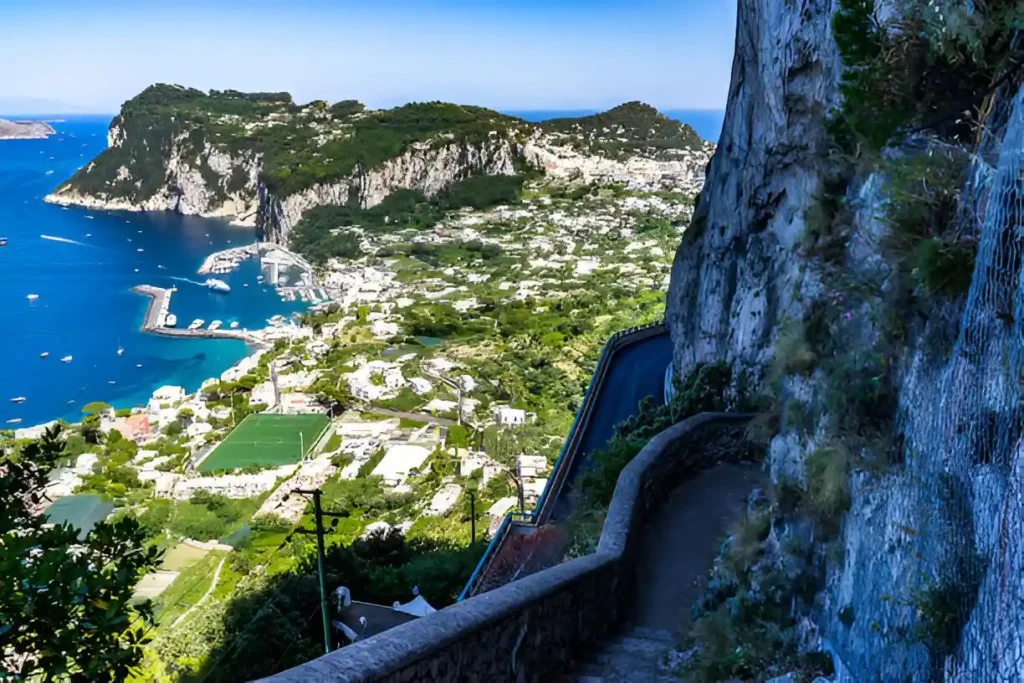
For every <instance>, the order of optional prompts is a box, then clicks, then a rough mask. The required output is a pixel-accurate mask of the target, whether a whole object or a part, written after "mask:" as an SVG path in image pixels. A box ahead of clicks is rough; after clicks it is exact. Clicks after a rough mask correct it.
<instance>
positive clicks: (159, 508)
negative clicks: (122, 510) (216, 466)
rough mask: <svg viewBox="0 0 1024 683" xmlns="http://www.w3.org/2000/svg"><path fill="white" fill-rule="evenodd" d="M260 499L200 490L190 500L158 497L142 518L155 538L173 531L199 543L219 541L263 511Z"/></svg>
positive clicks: (143, 523) (142, 522) (141, 520)
mask: <svg viewBox="0 0 1024 683" xmlns="http://www.w3.org/2000/svg"><path fill="white" fill-rule="evenodd" d="M259 505H260V499H258V498H249V499H233V498H227V497H225V496H222V495H220V494H212V493H207V492H206V491H196V492H195V493H193V494H192V497H191V498H190V499H189V500H187V501H171V500H168V499H166V498H154V499H153V500H152V501H150V503H149V505H148V506H147V508H146V510H145V511H144V512H143V513H142V514H141V515H139V523H140V524H142V525H143V526H144V527H146V528H147V529H149V530H150V533H151V534H152V535H154V536H155V535H157V534H160V533H162V532H165V531H167V532H170V533H172V534H175V535H177V536H183V537H185V538H194V539H196V540H198V541H208V540H211V539H214V540H215V539H219V538H222V537H224V536H226V535H228V534H229V533H230V532H231V531H233V530H234V529H235V528H237V527H238V526H239V525H241V524H243V523H245V522H246V521H248V520H249V518H250V517H252V515H253V513H254V512H256V510H258V509H259Z"/></svg>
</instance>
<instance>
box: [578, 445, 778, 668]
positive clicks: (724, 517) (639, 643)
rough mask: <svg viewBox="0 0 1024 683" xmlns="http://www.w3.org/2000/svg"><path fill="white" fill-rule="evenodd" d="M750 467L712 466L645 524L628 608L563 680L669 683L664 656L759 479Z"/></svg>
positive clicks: (685, 627) (757, 471)
mask: <svg viewBox="0 0 1024 683" xmlns="http://www.w3.org/2000/svg"><path fill="white" fill-rule="evenodd" d="M761 478H762V473H761V471H760V468H759V467H758V466H756V465H731V464H722V465H717V466H715V467H713V468H711V469H709V470H705V471H704V472H701V473H700V474H698V475H696V476H694V477H693V478H691V479H689V480H687V481H686V482H684V483H683V484H682V485H681V486H679V488H677V489H676V490H675V491H674V492H673V493H672V495H671V496H670V497H669V498H668V500H666V501H665V505H664V507H663V508H662V509H661V511H660V512H658V514H657V515H656V516H655V517H654V519H652V520H651V522H650V523H649V524H648V526H647V528H646V530H645V532H644V538H643V542H642V546H641V550H640V553H639V555H638V556H637V558H636V577H635V583H634V586H633V590H634V593H633V595H634V603H633V609H632V612H631V613H630V614H628V615H627V618H626V623H624V624H623V628H622V629H621V630H620V632H619V634H618V635H617V636H615V637H614V638H611V639H609V640H607V641H605V642H604V643H603V644H602V645H601V646H600V647H599V648H597V649H596V651H595V652H594V654H593V655H591V657H590V658H589V659H587V660H586V661H584V662H582V663H580V664H579V665H578V666H577V667H576V670H575V671H573V672H572V674H570V675H569V676H567V677H565V680H574V681H579V682H580V683H600V682H602V681H677V680H678V675H677V674H674V673H672V672H671V670H669V668H668V666H667V664H666V656H667V654H668V652H669V651H670V650H672V649H673V648H674V647H675V646H676V645H677V644H678V643H679V641H680V640H681V638H682V637H683V636H685V635H686V633H687V632H688V631H689V629H690V608H691V607H692V606H693V604H694V602H696V600H697V598H698V597H700V594H701V592H702V590H703V588H704V582H705V579H706V577H707V574H708V571H709V570H710V569H711V566H712V564H713V563H714V559H715V556H716V555H717V554H718V549H719V546H720V544H721V540H722V537H723V536H724V535H725V533H726V531H727V529H728V527H729V525H730V523H731V522H732V521H733V520H736V519H738V518H740V517H741V515H742V513H743V510H744V508H745V506H746V503H745V501H746V497H747V495H748V494H749V493H750V490H751V489H752V488H753V487H754V486H756V485H757V483H758V482H759V481H760V480H761Z"/></svg>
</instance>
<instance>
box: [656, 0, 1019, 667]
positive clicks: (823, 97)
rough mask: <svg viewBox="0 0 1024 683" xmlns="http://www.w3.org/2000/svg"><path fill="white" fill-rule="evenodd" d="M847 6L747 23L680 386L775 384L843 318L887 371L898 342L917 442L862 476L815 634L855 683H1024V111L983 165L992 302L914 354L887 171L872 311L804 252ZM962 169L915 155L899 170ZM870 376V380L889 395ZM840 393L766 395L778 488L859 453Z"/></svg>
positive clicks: (710, 188) (877, 196)
mask: <svg viewBox="0 0 1024 683" xmlns="http://www.w3.org/2000/svg"><path fill="white" fill-rule="evenodd" d="M832 4H833V3H829V2H812V1H810V0H803V1H798V2H782V1H781V0H778V1H776V0H752V1H751V2H742V3H740V11H739V25H738V29H737V39H736V54H735V60H734V65H733V74H732V85H731V88H730V96H729V103H728V111H727V114H726V120H725V126H724V130H723V133H722V137H721V140H720V144H719V147H718V149H717V151H716V153H715V156H714V158H713V160H712V162H711V164H710V168H709V173H708V178H707V183H706V186H705V189H704V191H703V192H702V194H701V197H700V200H699V206H698V208H697V210H696V212H695V215H694V218H693V221H692V223H691V225H690V227H689V228H688V231H687V233H686V234H685V236H684V237H683V241H682V244H681V245H680V247H679V250H678V252H677V255H676V259H675V263H674V266H673V271H672V280H671V285H670V288H669V292H668V302H667V315H666V317H667V324H668V326H669V329H670V331H671V334H672V338H673V345H674V370H675V372H677V373H679V376H685V373H687V372H688V371H689V370H690V369H691V368H692V367H693V366H694V365H695V364H697V363H700V362H710V361H718V360H726V361H728V362H730V363H731V364H732V365H733V366H734V367H736V368H737V369H746V370H751V371H752V375H751V376H753V377H764V373H763V371H764V370H765V368H766V366H768V364H769V363H771V362H772V361H773V359H774V357H775V354H776V351H777V350H778V349H779V348H780V347H779V346H777V342H778V340H779V337H780V332H781V330H782V328H783V325H784V323H785V322H786V321H788V320H796V321H800V320H803V319H805V313H807V311H808V310H809V309H810V307H811V306H812V304H813V303H815V302H821V301H823V300H826V299H827V300H830V301H839V302H842V303H841V306H842V307H843V308H842V309H840V310H844V311H845V312H844V313H843V316H844V317H845V319H847V320H852V321H859V322H858V324H856V325H854V324H853V323H851V324H850V327H849V330H848V332H849V338H846V339H843V344H844V349H848V351H844V352H845V353H848V355H850V356H853V355H855V354H863V355H870V354H875V353H877V348H878V346H877V345H878V344H879V342H882V343H885V344H888V345H889V346H890V347H891V348H895V350H894V351H892V352H890V353H889V355H888V356H887V357H885V361H884V362H885V363H887V364H889V365H890V368H891V372H892V391H893V402H894V403H895V404H898V409H897V411H896V424H895V426H894V427H893V428H891V429H890V431H891V432H892V433H891V434H887V435H886V436H892V437H893V438H894V439H895V441H894V444H893V445H892V446H891V450H890V451H889V453H888V454H887V455H888V457H890V458H896V461H889V462H885V463H881V464H879V463H874V464H865V463H864V462H859V463H854V464H852V465H851V466H850V475H849V488H850V504H849V510H848V511H847V512H846V513H845V516H844V517H843V519H842V524H841V530H840V531H839V535H838V537H837V538H836V539H835V541H834V542H833V544H832V547H831V549H830V550H829V552H828V554H829V557H830V560H829V561H828V569H827V576H826V579H825V581H824V584H823V585H822V586H820V587H819V588H820V591H819V593H818V595H817V599H816V600H815V607H814V608H813V609H812V610H811V612H810V613H809V614H807V615H805V616H806V618H807V619H808V620H812V621H813V622H814V630H815V631H819V632H820V635H821V639H820V642H819V645H820V647H822V648H823V649H824V650H826V651H828V652H830V653H832V654H833V656H834V660H835V663H836V669H837V670H838V671H839V672H841V675H840V680H856V681H895V680H899V681H910V682H913V683H925V682H926V681H936V680H938V681H958V682H959V681H963V682H966V681H1009V680H1018V679H1019V678H1020V677H1021V672H1022V671H1024V655H1022V654H1021V653H1022V652H1024V610H1022V609H1021V601H1022V599H1024V580H1022V578H1021V577H1022V574H1021V572H1022V569H1024V542H1022V538H1024V535H1022V534H1021V533H1020V528H1019V527H1020V523H1021V520H1022V518H1024V506H1022V505H1021V502H1020V501H1021V486H1022V484H1021V482H1022V481H1024V446H1022V443H1024V441H1022V439H1021V424H1022V418H1021V409H1020V392H1021V389H1020V386H1021V377H1024V372H1022V371H1024V347H1022V342H1021V339H1022V338H1024V325H1022V323H1021V321H1020V317H1021V316H1020V315H1019V314H1017V313H1011V311H1018V312H1019V311H1020V310H1021V309H1020V306H1021V301H1022V300H1024V289H1022V287H1021V284H1020V283H1021V282H1022V280H1021V261H1020V257H1019V250H1020V246H1019V244H1020V241H1019V228H1018V227H1017V223H1019V209H1018V208H1017V203H1019V199H1018V197H1019V183H1020V181H1019V179H1020V177H1021V173H1022V172H1024V170H1022V169H1024V152H1022V151H1021V150H1022V149H1024V90H1021V91H1017V90H1016V86H1014V87H1012V88H1011V87H1007V88H1004V90H1003V91H1000V92H998V93H996V94H995V95H993V97H992V101H991V102H990V103H989V106H990V113H989V115H988V120H987V124H988V126H987V129H986V131H985V134H984V136H983V137H982V136H979V140H981V141H982V144H980V146H979V148H978V149H977V150H974V149H972V150H969V151H971V152H975V153H974V154H973V155H972V156H971V158H972V164H973V165H972V166H971V170H970V173H969V174H967V175H966V176H965V178H964V181H965V183H966V188H965V190H964V191H963V192H961V193H960V194H959V197H960V198H959V201H960V203H961V206H960V207H959V208H960V209H961V211H960V214H961V220H962V221H963V224H962V225H960V229H961V231H962V232H964V233H966V234H968V235H972V236H973V235H975V234H976V235H977V246H978V256H977V259H976V263H975V266H974V275H973V280H972V282H971V286H970V292H969V293H968V294H967V295H966V297H964V296H962V295H959V296H953V297H946V298H937V299H935V300H934V301H929V302H928V305H929V306H931V308H929V309H928V310H927V313H928V315H923V314H922V315H919V316H916V317H918V318H920V319H918V320H901V321H899V322H900V324H901V325H903V326H904V327H903V329H904V335H905V339H906V341H905V342H904V340H903V339H893V336H894V335H893V333H892V330H891V329H889V330H887V329H885V328H883V326H882V318H881V316H879V315H878V313H879V311H880V310H884V309H882V308H881V306H884V305H885V304H887V303H891V301H892V298H893V297H895V296H896V295H898V294H899V293H900V292H901V291H905V289H906V283H903V284H902V288H903V289H901V288H900V283H898V282H897V278H898V276H899V275H898V273H897V272H896V271H897V269H895V268H893V267H892V266H890V265H887V262H886V260H885V258H883V256H884V254H883V251H882V248H881V246H880V245H881V244H883V243H884V242H885V238H886V236H887V234H888V231H890V230H891V225H890V223H888V222H886V221H885V220H884V217H885V215H886V210H887V208H888V206H887V199H886V197H885V194H884V192H882V191H881V190H880V188H881V187H883V186H884V183H885V179H884V178H883V177H882V176H881V171H878V170H876V172H874V173H864V174H862V176H859V177H855V178H853V179H852V182H851V184H850V186H849V188H848V189H847V190H846V194H845V201H844V205H845V206H846V207H848V209H849V211H850V213H851V216H850V226H851V232H850V235H849V239H848V240H847V242H846V243H845V244H844V246H843V256H842V259H841V263H842V266H841V269H842V271H843V273H842V277H843V278H845V279H846V281H848V282H850V283H861V284H863V283H866V282H869V281H870V282H871V283H872V286H873V287H874V288H875V289H873V290H872V293H871V294H870V295H864V294H857V295H856V296H850V291H851V290H844V289H841V288H839V287H838V282H839V281H838V280H837V279H836V278H835V273H834V268H835V267H834V266H833V270H832V271H831V272H830V271H828V270H827V269H826V268H823V267H822V263H821V262H820V258H818V257H815V256H812V255H809V254H808V253H807V250H806V249H805V248H803V247H802V246H801V245H800V240H801V238H802V236H803V235H804V233H805V228H806V227H807V225H806V223H807V215H808V211H810V210H812V209H813V208H814V207H815V205H816V203H817V202H820V201H821V196H822V194H823V184H824V182H823V181H824V178H825V177H826V176H827V175H828V174H829V173H830V170H831V169H830V168H829V162H828V160H827V155H826V154H825V150H824V148H823V143H824V140H825V135H824V134H825V131H824V122H825V114H826V112H827V110H828V109H829V108H830V107H831V106H833V105H835V104H836V103H837V81H838V68H839V64H838V58H837V54H836V48H835V45H834V42H833V38H832V31H831V26H830V19H831V12H832V7H831V5H832ZM950 149H955V146H954V145H951V144H950V143H949V142H942V143H938V142H935V141H934V140H933V139H930V138H925V137H910V138H907V139H905V140H904V141H903V143H902V144H901V146H900V147H897V148H893V149H890V150H889V154H890V155H891V157H898V156H899V155H902V154H913V153H921V151H922V150H924V155H925V156H928V157H931V155H932V153H933V152H934V153H936V154H937V153H939V151H940V150H945V151H948V150H950ZM958 153H960V154H963V153H964V150H960V151H959V152H958ZM964 217H969V218H964ZM972 239H973V238H972ZM826 273H828V277H825V276H824V274H826ZM869 274H870V277H868V275H869ZM887 297H888V298H887ZM919 310H920V309H919ZM869 373H870V370H869V369H868V368H865V369H862V370H858V371H855V372H854V373H851V374H850V378H851V379H852V380H853V381H864V380H867V381H870V380H871V376H870V375H869ZM828 381H833V382H834V378H832V379H831V380H830V378H826V377H825V376H824V375H823V370H822V369H821V368H820V367H816V368H813V369H811V370H807V371H806V372H805V373H795V375H794V376H789V377H784V378H783V380H782V381H781V387H779V386H778V385H776V386H774V387H769V383H768V382H766V381H763V380H762V381H761V383H760V386H761V387H762V388H764V389H769V388H770V389H771V390H772V391H774V392H777V393H778V396H777V397H776V399H777V400H778V401H779V403H778V405H781V406H783V408H782V419H781V425H780V427H779V430H778V433H776V434H775V435H774V437H773V438H772V439H771V445H770V453H769V458H768V463H767V464H768V469H769V471H770V473H771V477H772V479H773V481H775V482H781V481H789V482H802V483H803V484H805V485H806V484H807V476H806V472H807V468H806V463H807V460H808V457H809V456H810V455H811V454H812V453H816V452H820V451H821V449H824V448H827V447H830V446H831V445H833V444H835V443H836V440H837V439H841V438H842V437H840V436H838V435H837V434H836V432H835V430H833V429H830V426H831V425H834V424H835V421H836V420H841V419H842V418H843V417H844V416H843V415H841V414H832V413H830V412H829V411H830V408H829V402H828V401H827V400H824V394H825V392H826V391H827V389H826V385H827V382H828ZM832 391H840V392H844V391H847V388H846V387H843V386H839V387H835V386H833V387H832ZM848 391H849V392H850V393H851V394H852V393H853V392H855V391H856V388H854V387H849V389H848ZM790 402H798V403H800V404H802V405H803V406H805V407H806V408H805V409H812V410H813V413H814V414H813V418H814V419H813V421H814V426H813V427H812V428H808V429H801V428H800V427H799V426H798V425H795V424H793V423H794V421H795V420H794V419H792V418H790V417H789V416H788V411H787V410H786V409H785V406H787V405H788V404H789V403H790ZM861 456H862V453H861V452H859V451H857V450H852V451H851V453H850V457H851V458H852V459H854V460H855V459H856V458H858V457H861ZM797 526H798V525H796V524H786V525H779V526H778V527H777V528H774V529H773V531H772V534H771V536H770V538H769V541H767V542H766V544H767V543H769V542H772V543H775V544H776V547H778V546H779V545H782V546H785V545H786V544H787V543H799V542H801V540H802V541H803V542H806V543H811V542H814V539H812V538H810V537H809V536H806V535H805V537H804V538H803V539H801V538H800V536H799V535H798V534H797V533H796V531H795V529H796V527H797ZM824 555H825V553H824V551H822V553H821V555H820V556H824Z"/></svg>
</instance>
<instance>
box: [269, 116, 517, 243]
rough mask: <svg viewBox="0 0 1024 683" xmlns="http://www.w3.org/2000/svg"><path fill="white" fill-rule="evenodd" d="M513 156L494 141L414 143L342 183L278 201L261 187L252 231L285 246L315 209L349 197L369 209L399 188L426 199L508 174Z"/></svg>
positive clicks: (507, 144)
mask: <svg viewBox="0 0 1024 683" xmlns="http://www.w3.org/2000/svg"><path fill="white" fill-rule="evenodd" d="M516 155H517V148H516V145H515V144H514V143H513V142H512V141H510V140H508V139H507V138H504V137H497V136H495V137H493V138H492V139H491V140H490V141H489V142H486V143H483V144H479V145H469V144H461V143H456V142H452V143H450V144H445V145H440V146H438V145H436V144H430V143H419V144H414V145H412V146H411V148H410V149H409V150H408V151H407V152H405V153H404V154H402V155H401V156H399V157H396V158H394V159H391V160H389V161H387V162H385V163H383V164H381V165H380V166H378V167H376V168H371V169H368V170H367V171H365V173H363V174H361V175H360V174H354V175H353V176H352V177H350V178H349V179H346V180H343V181H339V182H335V183H329V184H322V185H315V186H313V187H311V188H309V189H307V190H303V191H301V192H297V193H295V194H291V195H288V196H286V197H280V198H279V197H275V196H274V195H272V194H270V193H269V192H268V191H266V189H265V188H260V203H259V212H258V214H257V215H258V218H257V228H258V229H259V230H260V232H261V234H262V235H263V238H264V239H267V240H269V241H272V242H277V243H280V244H287V243H288V238H289V236H290V234H291V231H292V229H293V228H294V227H295V225H296V224H297V223H298V222H299V219H300V218H301V217H302V214H303V213H305V212H306V211H307V210H309V209H312V208H314V207H317V206H325V205H330V204H345V203H346V202H348V201H349V198H350V197H351V196H353V194H354V195H355V196H356V197H357V199H358V202H359V204H360V206H362V207H363V208H364V209H365V208H370V207H372V206H376V205H377V204H380V203H381V202H382V201H384V198H385V197H387V196H388V195H389V194H391V193H392V192H394V191H395V190H399V189H409V190H419V191H420V192H422V193H423V194H425V195H426V196H428V197H430V196H433V195H435V194H437V193H438V192H440V191H441V190H443V189H445V188H446V187H448V186H449V185H451V184H452V183H454V182H457V181H459V180H463V179H465V178H467V177H469V176H470V175H474V174H486V175H513V174H514V173H515V172H516V171H515V166H514V159H515V157H516Z"/></svg>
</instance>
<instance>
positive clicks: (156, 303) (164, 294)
mask: <svg viewBox="0 0 1024 683" xmlns="http://www.w3.org/2000/svg"><path fill="white" fill-rule="evenodd" d="M132 291H133V292H135V293H136V294H142V295H143V296H148V297H149V298H150V302H149V308H148V309H146V315H145V317H144V318H143V321H142V327H141V328H140V329H141V330H142V331H143V332H149V333H151V334H159V335H163V336H165V337H179V338H187V339H238V340H241V341H244V342H249V343H253V342H255V341H256V339H255V337H254V336H253V335H252V334H250V333H249V332H248V331H246V330H237V329H227V330H225V329H223V328H221V327H220V326H219V325H217V326H213V329H210V328H205V329H204V328H202V327H195V328H193V327H191V326H189V328H188V329H184V330H182V329H178V328H175V327H167V325H166V322H167V319H168V310H169V309H170V306H171V294H172V293H173V292H174V290H173V289H165V288H163V287H154V286H153V285H136V286H135V287H132ZM218 322H219V321H218Z"/></svg>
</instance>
